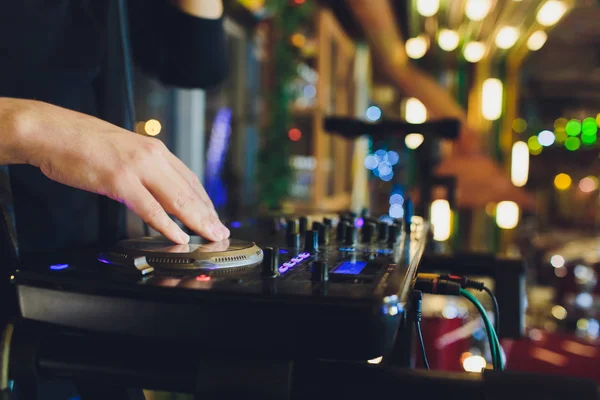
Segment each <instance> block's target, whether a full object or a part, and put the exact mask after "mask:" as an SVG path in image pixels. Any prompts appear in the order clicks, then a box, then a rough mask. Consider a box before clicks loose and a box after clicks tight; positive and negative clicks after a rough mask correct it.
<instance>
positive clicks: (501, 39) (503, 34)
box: [496, 26, 519, 50]
mask: <svg viewBox="0 0 600 400" xmlns="http://www.w3.org/2000/svg"><path fill="white" fill-rule="evenodd" d="M517 39H519V30H518V29H517V28H515V27H513V26H504V27H502V28H500V30H499V31H498V34H497V35H496V46H498V47H499V48H501V49H503V50H507V49H510V48H511V47H513V45H514V44H515V43H516V42H517Z"/></svg>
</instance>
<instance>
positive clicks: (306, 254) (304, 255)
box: [298, 253, 310, 258]
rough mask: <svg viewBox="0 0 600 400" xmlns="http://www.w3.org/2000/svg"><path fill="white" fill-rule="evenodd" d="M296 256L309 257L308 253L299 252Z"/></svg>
mask: <svg viewBox="0 0 600 400" xmlns="http://www.w3.org/2000/svg"><path fill="white" fill-rule="evenodd" d="M298 257H300V258H308V257H310V253H300V254H298Z"/></svg>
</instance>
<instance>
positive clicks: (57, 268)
mask: <svg viewBox="0 0 600 400" xmlns="http://www.w3.org/2000/svg"><path fill="white" fill-rule="evenodd" d="M66 268H69V264H54V265H51V266H50V269H51V270H52V271H60V270H61V269H66Z"/></svg>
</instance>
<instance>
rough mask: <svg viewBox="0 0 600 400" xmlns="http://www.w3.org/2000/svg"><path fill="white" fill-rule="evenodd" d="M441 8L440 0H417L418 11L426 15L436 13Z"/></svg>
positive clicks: (429, 15)
mask: <svg viewBox="0 0 600 400" xmlns="http://www.w3.org/2000/svg"><path fill="white" fill-rule="evenodd" d="M439 9H440V0H417V12H418V13H419V14H421V15H422V16H424V17H431V16H433V15H435V14H436V13H437V12H438V10H439Z"/></svg>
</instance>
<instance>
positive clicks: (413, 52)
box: [404, 36, 428, 60]
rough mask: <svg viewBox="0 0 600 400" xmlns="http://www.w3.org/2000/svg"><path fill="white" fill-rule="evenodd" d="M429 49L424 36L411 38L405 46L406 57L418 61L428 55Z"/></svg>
mask: <svg viewBox="0 0 600 400" xmlns="http://www.w3.org/2000/svg"><path fill="white" fill-rule="evenodd" d="M427 47H428V44H427V39H425V38H424V37H423V36H417V37H414V38H410V39H408V40H407V41H406V43H405V44H404V48H405V50H406V55H407V56H409V57H410V58H412V59H415V60H418V59H419V58H421V57H423V56H424V55H425V53H427Z"/></svg>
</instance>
